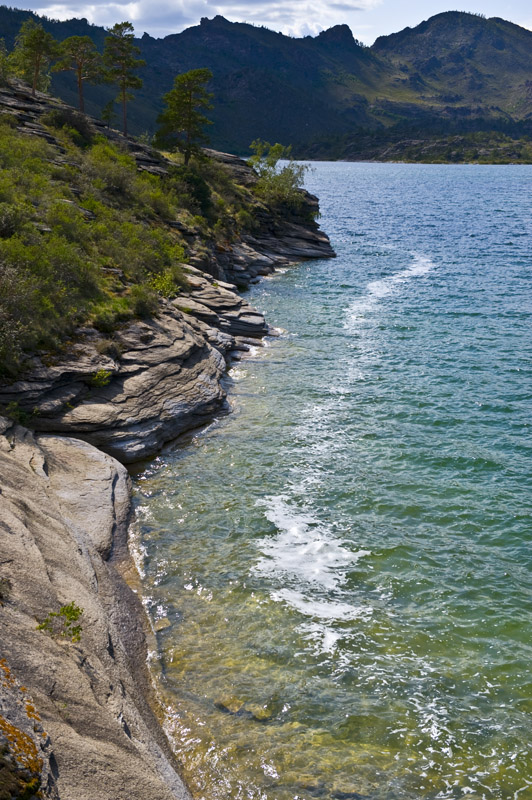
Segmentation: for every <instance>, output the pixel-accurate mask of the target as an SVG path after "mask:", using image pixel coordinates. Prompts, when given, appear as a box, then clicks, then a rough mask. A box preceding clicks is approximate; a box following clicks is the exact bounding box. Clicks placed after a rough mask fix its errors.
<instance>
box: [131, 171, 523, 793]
mask: <svg viewBox="0 0 532 800" xmlns="http://www.w3.org/2000/svg"><path fill="white" fill-rule="evenodd" d="M307 185H308V188H309V189H310V190H311V191H313V192H314V193H316V194H317V195H318V196H319V197H320V202H321V211H322V217H321V220H320V223H321V226H322V228H323V229H324V230H325V231H326V232H327V233H328V234H329V236H330V237H331V241H332V244H333V246H334V247H335V249H336V251H337V253H338V258H337V259H335V260H329V261H312V262H306V263H303V264H299V265H295V266H294V267H290V268H288V269H286V270H284V271H282V272H278V273H276V274H275V275H274V276H272V277H271V278H267V279H265V280H263V281H262V282H261V283H260V284H259V285H257V286H255V287H253V289H252V290H251V291H250V292H248V293H247V298H248V299H249V301H250V302H251V303H252V304H254V305H255V306H257V307H258V308H259V309H261V311H263V312H265V314H266V316H267V319H268V321H269V323H270V324H271V325H273V326H275V328H277V333H278V336H275V337H270V338H269V339H268V340H266V342H265V346H264V347H259V346H258V347H257V348H255V349H254V350H253V351H252V353H251V354H250V355H249V356H248V357H247V358H245V359H244V360H242V361H241V362H239V363H237V364H235V365H234V366H233V368H232V369H231V371H230V373H229V376H228V379H227V382H228V388H229V399H230V404H231V406H232V409H233V413H232V414H230V415H229V416H226V417H222V418H221V419H219V420H217V421H215V423H213V424H212V425H211V426H210V427H208V428H207V429H206V430H203V431H200V432H198V433H197V434H196V435H194V436H193V437H191V438H190V441H189V442H188V443H187V444H186V445H183V446H181V447H180V448H179V449H175V450H173V451H169V452H166V453H163V454H162V455H160V456H159V457H158V458H156V459H155V460H154V461H153V462H152V463H151V464H150V465H149V466H148V467H147V468H146V469H145V470H144V471H143V472H142V473H141V474H139V475H137V476H136V478H135V503H136V511H137V517H138V521H137V524H136V526H135V528H134V530H133V533H132V544H133V547H134V549H135V552H136V558H137V563H138V565H139V569H140V570H141V574H142V582H143V592H144V595H145V603H146V606H147V610H148V613H149V615H150V617H151V619H152V621H153V624H154V627H155V629H156V630H157V642H158V648H159V651H158V653H154V654H152V658H151V664H152V668H153V672H154V676H155V680H156V682H157V686H158V690H159V693H160V697H161V699H162V701H163V704H164V706H165V708H166V712H167V730H168V732H169V735H170V736H171V738H172V740H173V741H174V743H175V748H176V751H177V753H178V757H179V758H180V760H181V762H182V764H183V769H184V774H185V776H186V778H187V780H188V781H189V784H190V786H191V789H192V791H193V794H194V796H195V797H196V798H198V800H199V798H205V800H222V798H224V800H227V798H230V799H231V800H233V799H235V800H236V799H237V798H238V799H240V798H249V800H313V798H324V800H330V799H332V798H334V799H335V800H348V798H350V799H351V800H357V799H359V800H360V798H368V800H392V798H393V800H428V799H429V798H430V800H436V799H437V800H447V799H451V798H462V797H468V798H472V800H477V799H478V800H480V799H481V798H482V799H484V798H486V800H488V799H489V800H492V799H493V798H498V799H500V800H507V799H509V798H515V799H516V800H526V799H527V798H531V797H532V734H531V731H532V719H531V714H532V675H531V671H530V664H531V660H532V630H531V619H532V593H531V578H532V574H531V573H532V546H531V539H532V524H531V510H532V502H531V501H532V439H531V422H532V328H531V316H532V269H531V267H532V216H531V208H532V167H530V166H473V165H471V166H468V165H465V166H450V165H405V164H360V163H358V164H356V163H351V164H346V163H317V164H314V165H313V171H312V172H310V173H309V174H308V175H307Z"/></svg>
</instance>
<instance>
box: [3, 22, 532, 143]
mask: <svg viewBox="0 0 532 800" xmlns="http://www.w3.org/2000/svg"><path fill="white" fill-rule="evenodd" d="M27 16H33V18H35V19H41V21H42V23H43V25H44V27H45V28H47V29H48V30H50V31H51V32H52V33H53V34H54V35H55V36H56V37H57V38H58V39H62V38H66V37H67V36H71V35H89V36H91V38H93V40H94V41H95V43H96V45H97V46H98V47H99V48H101V47H102V46H103V41H104V38H105V36H106V35H107V34H106V31H105V29H104V28H102V27H99V26H95V25H91V24H90V23H88V22H87V20H85V19H72V20H67V21H65V22H57V21H53V20H48V19H43V18H39V17H38V16H37V15H35V14H33V13H32V12H22V11H18V10H13V9H8V8H6V7H5V6H2V7H0V27H1V30H2V33H3V35H4V36H5V39H6V43H7V45H8V46H12V43H13V41H14V37H15V35H16V32H17V30H18V28H19V27H20V24H21V22H22V21H23V19H25V18H26V17H27ZM136 41H137V44H138V45H139V47H140V48H141V51H142V56H143V58H145V59H146V61H147V66H146V68H145V69H144V70H143V71H142V77H143V79H144V86H143V88H142V89H141V90H139V91H138V92H136V98H135V101H134V102H132V103H131V105H130V124H131V130H132V131H133V132H135V133H141V132H144V131H147V132H148V133H153V131H154V130H155V127H156V118H157V115H158V113H159V112H160V110H161V108H162V95H163V94H164V93H165V92H166V91H168V90H169V89H170V88H171V86H172V81H173V78H174V76H175V75H176V74H178V73H179V72H184V71H186V70H188V69H194V68H197V67H208V68H209V69H211V71H212V72H213V75H214V78H213V82H212V90H213V92H214V95H215V106H214V109H213V112H212V120H213V122H214V125H213V126H212V128H211V130H210V131H209V133H210V134H211V140H212V144H213V146H214V147H216V148H218V149H222V150H228V151H232V152H238V153H241V154H242V153H246V152H248V147H249V144H250V142H251V141H252V140H253V139H255V138H263V139H267V140H270V141H281V142H282V143H284V144H288V143H292V144H293V145H294V152H295V153H296V155H307V154H309V153H312V152H313V148H314V149H315V145H316V142H320V143H321V147H320V152H321V153H325V155H327V152H329V151H330V152H331V153H332V144H327V142H331V143H332V142H333V140H334V141H336V142H337V141H338V140H339V138H340V139H341V137H346V136H347V137H349V136H353V135H356V133H357V131H360V130H363V131H364V132H366V133H368V132H375V135H382V134H383V132H384V133H385V134H386V132H388V131H389V132H391V133H394V132H395V131H396V130H403V129H405V130H408V131H413V132H415V133H416V135H417V134H421V133H424V134H426V135H433V134H434V133H437V134H438V135H441V134H445V135H448V134H452V133H456V132H458V133H467V132H471V131H478V130H483V131H493V130H495V131H499V130H503V131H504V132H505V133H509V134H510V135H519V136H521V135H523V132H525V133H527V134H528V133H529V132H532V31H528V30H527V29H525V28H521V27H520V26H518V25H516V24H514V23H511V22H507V21H505V20H502V19H501V18H498V17H492V18H489V19H486V18H483V17H481V16H478V15H475V14H469V13H467V12H458V11H446V12H442V13H441V14H437V15H435V16H433V17H431V18H429V19H428V20H424V21H423V22H421V23H420V24H419V25H417V26H415V27H413V28H410V27H407V28H404V29H403V30H402V31H399V32H397V33H393V34H390V35H388V36H381V37H379V38H378V39H377V40H376V41H375V43H374V44H373V45H372V46H371V47H367V46H365V45H362V44H361V43H360V42H358V41H357V40H356V39H355V38H354V37H353V34H352V31H351V30H350V28H349V27H348V26H347V25H335V26H333V27H331V28H329V29H328V30H325V31H322V32H321V33H319V34H318V35H317V36H315V37H312V36H305V37H302V38H292V37H289V36H285V35H284V34H282V33H278V32H275V31H272V30H269V29H267V28H261V27H256V26H253V25H250V24H248V23H242V22H231V21H229V20H227V19H225V18H224V17H222V16H221V15H217V16H215V17H214V18H213V19H207V18H203V19H202V20H201V21H200V23H199V24H198V25H194V26H191V27H189V28H186V29H185V30H184V31H182V32H181V33H173V34H169V35H168V36H166V37H164V38H162V39H156V38H154V37H152V36H150V35H149V34H146V33H145V34H144V35H143V36H142V37H140V38H139V39H137V40H136ZM52 89H53V91H54V92H55V93H56V94H58V95H59V96H60V97H62V98H63V99H64V100H65V101H67V102H71V103H74V102H75V86H74V85H73V81H72V80H71V78H70V76H67V75H65V74H59V75H56V76H54V78H53V84H52ZM114 93H115V92H114V89H113V88H112V87H110V86H105V85H103V86H99V87H87V110H88V111H89V113H91V114H92V115H94V116H98V114H99V112H100V110H101V108H102V106H103V105H104V104H105V103H106V102H107V101H108V100H109V99H111V98H112V97H113V96H114Z"/></svg>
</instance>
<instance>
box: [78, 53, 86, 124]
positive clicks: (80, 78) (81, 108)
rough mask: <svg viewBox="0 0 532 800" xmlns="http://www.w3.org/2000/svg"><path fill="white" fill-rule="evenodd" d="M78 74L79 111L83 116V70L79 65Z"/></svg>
mask: <svg viewBox="0 0 532 800" xmlns="http://www.w3.org/2000/svg"><path fill="white" fill-rule="evenodd" d="M77 73H78V99H79V110H80V111H81V113H82V114H84V113H85V102H84V100H83V75H82V68H81V65H80V64H78V68H77Z"/></svg>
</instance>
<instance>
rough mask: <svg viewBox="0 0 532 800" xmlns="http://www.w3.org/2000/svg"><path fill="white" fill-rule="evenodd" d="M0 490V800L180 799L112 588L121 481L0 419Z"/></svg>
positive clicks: (66, 447)
mask: <svg viewBox="0 0 532 800" xmlns="http://www.w3.org/2000/svg"><path fill="white" fill-rule="evenodd" d="M0 484H1V497H0V502H1V509H2V511H1V522H0V525H1V528H2V534H1V541H2V548H1V552H0V581H1V586H2V605H1V607H0V641H1V643H2V648H1V649H2V658H1V659H0V796H2V797H5V798H10V797H24V798H30V797H33V796H45V797H57V798H65V800H70V799H71V798H76V800H111V798H113V800H135V798H138V800H141V799H142V800H146V798H152V797H153V798H155V797H156V798H161V800H162V799H163V798H164V800H171V799H172V800H176V798H180V800H185V798H188V797H189V794H188V792H187V790H186V788H185V787H184V785H183V783H182V781H181V779H180V778H179V774H178V771H177V765H176V763H175V760H174V758H173V756H172V754H171V752H170V751H169V748H168V745H167V742H166V740H165V738H164V736H163V735H162V733H161V732H160V729H159V726H158V723H157V720H156V718H155V717H154V715H153V712H152V711H151V709H150V706H149V704H148V702H147V701H148V699H149V696H150V691H151V687H150V683H149V678H148V676H147V674H146V667H145V656H146V644H145V637H144V630H143V616H142V609H141V605H140V602H139V600H138V598H137V596H136V595H135V593H134V592H133V591H132V590H131V589H130V588H128V586H127V584H126V583H125V582H124V580H123V579H122V577H121V575H120V570H121V568H123V567H124V566H126V567H127V565H128V562H127V521H128V513H129V485H128V484H129V480H128V475H127V471H126V469H125V468H124V467H123V466H122V465H121V464H119V463H118V462H117V461H115V460H114V459H113V458H111V457H109V456H107V455H104V454H103V453H102V452H100V451H99V450H97V449H96V448H94V447H92V446H91V445H88V444H86V443H85V442H81V441H79V440H76V439H71V438H59V437H54V436H34V435H33V434H32V433H30V432H29V431H27V430H25V429H24V428H21V427H20V426H17V425H14V424H12V423H11V422H10V421H8V420H5V419H2V420H1V421H0ZM71 604H74V606H75V607H76V608H77V609H78V610H79V611H80V612H81V613H80V616H79V620H77V623H78V624H79V626H80V627H81V630H80V631H79V632H77V633H76V632H73V628H71V626H69V625H68V615H65V612H63V613H61V609H65V608H67V609H68V607H71ZM54 615H55V616H54ZM39 624H41V628H42V629H40V630H39V629H38V626H39ZM39 784H40V787H41V789H40V791H41V792H42V795H38V794H37V791H38V788H39Z"/></svg>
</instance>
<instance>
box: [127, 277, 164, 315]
mask: <svg viewBox="0 0 532 800" xmlns="http://www.w3.org/2000/svg"><path fill="white" fill-rule="evenodd" d="M131 299H132V303H133V311H134V313H135V316H137V317H141V318H147V317H153V316H154V314H156V312H157V310H158V308H159V299H158V296H157V293H156V292H155V291H154V290H153V289H151V288H150V287H149V286H142V285H139V284H137V285H136V286H133V287H132V288H131Z"/></svg>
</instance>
